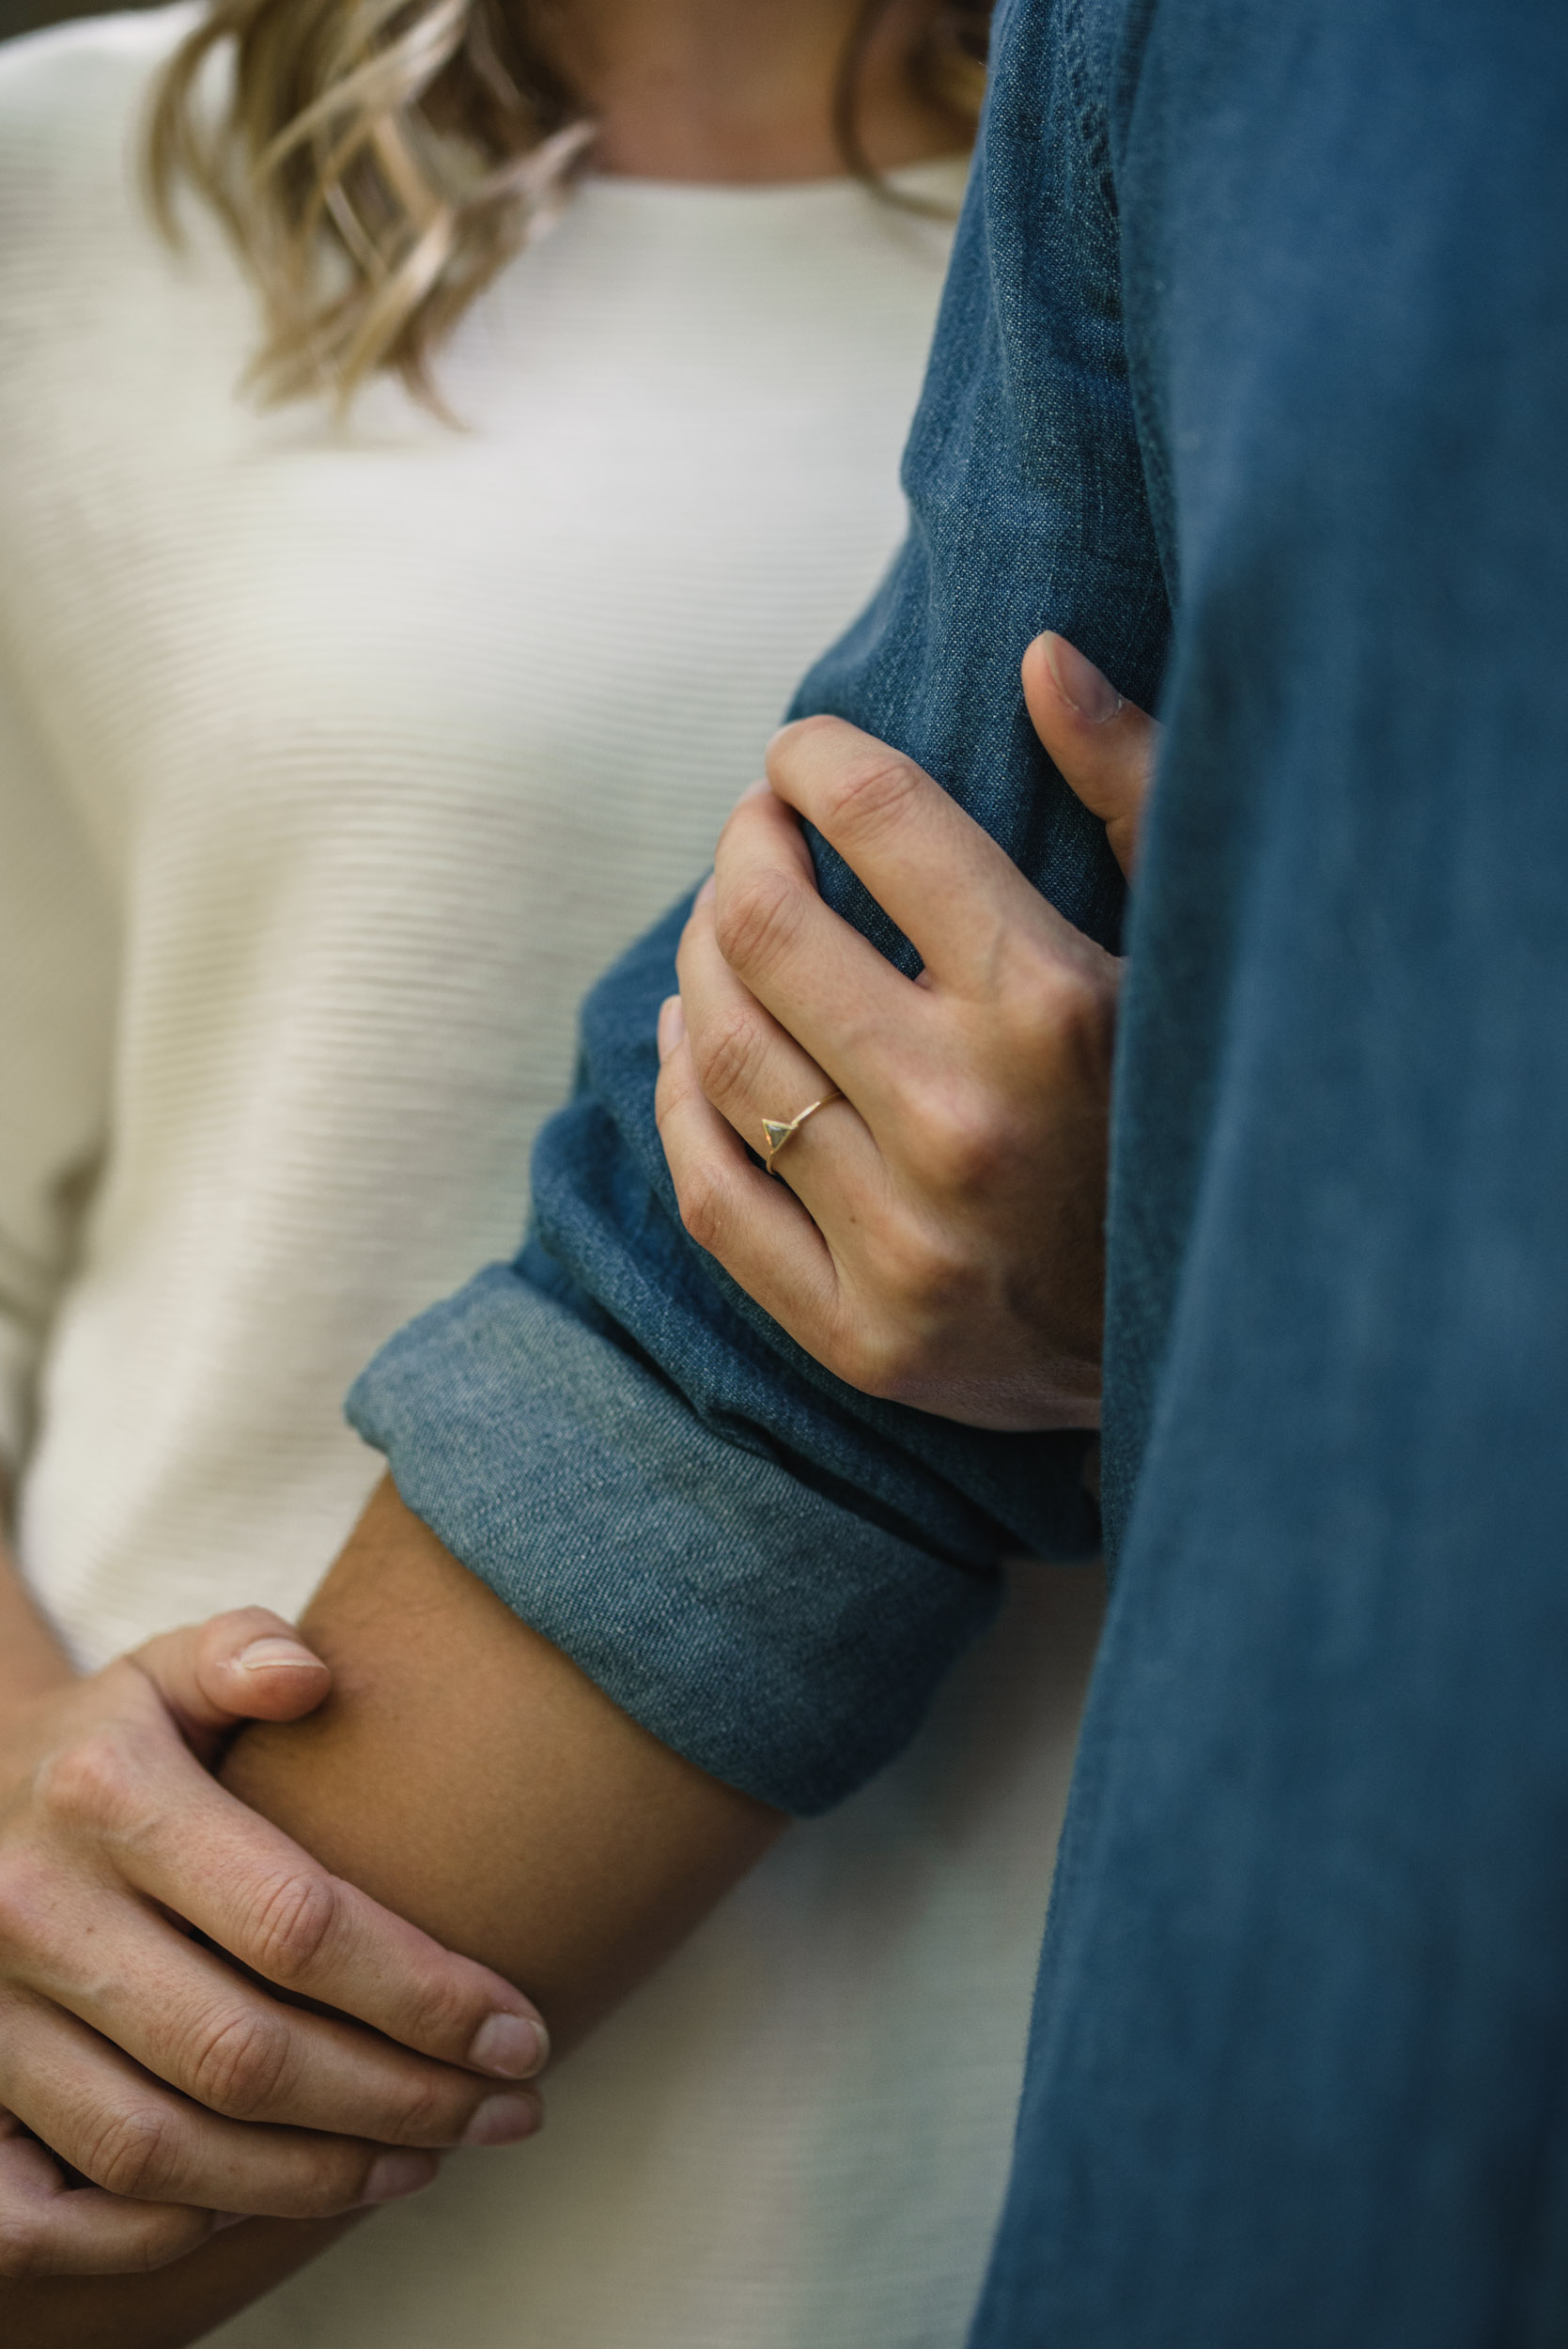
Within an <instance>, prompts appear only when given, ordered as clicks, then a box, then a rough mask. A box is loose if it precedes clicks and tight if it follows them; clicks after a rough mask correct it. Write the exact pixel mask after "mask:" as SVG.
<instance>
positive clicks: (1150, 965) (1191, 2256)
mask: <svg viewBox="0 0 1568 2349" xmlns="http://www.w3.org/2000/svg"><path fill="white" fill-rule="evenodd" d="M1070 5H1071V0H1051V12H1052V13H1053V14H1055V15H1060V14H1061V13H1063V8H1064V7H1067V6H1070ZM1035 14H1036V16H1037V17H1038V16H1039V15H1041V14H1043V11H1042V10H1037V11H1035ZM1084 15H1085V19H1086V30H1087V33H1088V35H1089V37H1090V38H1089V51H1090V54H1091V57H1092V58H1096V59H1097V60H1098V63H1097V66H1096V71H1097V74H1098V78H1099V86H1100V87H1101V90H1102V93H1103V97H1104V111H1105V114H1106V115H1107V117H1109V118H1110V122H1111V124H1112V126H1113V131H1112V143H1111V153H1112V157H1113V161H1114V166H1115V179H1116V193H1117V195H1118V197H1119V201H1120V206H1121V218H1122V223H1123V243H1124V257H1125V277H1124V283H1125V288H1126V334H1127V347H1128V352H1129V361H1130V365H1131V367H1132V370H1133V380H1134V381H1135V384H1136V385H1137V389H1138V394H1139V400H1140V408H1141V413H1142V414H1143V415H1144V417H1145V418H1146V419H1147V420H1148V430H1149V477H1150V481H1151V485H1152V488H1153V490H1154V493H1155V498H1156V503H1157V509H1158V510H1159V511H1160V512H1161V513H1162V515H1163V517H1164V524H1165V527H1166V528H1167V529H1168V530H1169V531H1170V533H1171V536H1172V542H1173V545H1174V547H1175V548H1176V549H1177V550H1178V551H1179V555H1180V566H1181V593H1180V598H1179V602H1178V619H1177V628H1176V633H1175V638H1174V641H1173V645H1172V658H1171V663H1170V674H1169V680H1168V684H1167V689H1166V693H1165V699H1164V704H1163V710H1162V714H1163V716H1164V717H1165V719H1166V721H1167V724H1168V734H1167V738H1166V753H1165V758H1164V763H1163V765H1162V769H1161V772H1160V777H1159V783H1158V787H1157V793H1156V797H1155V803H1154V811H1153V819H1152V823H1151V825H1150V827H1149V829H1148V832H1147V836H1146V838H1145V840H1144V843H1143V850H1142V859H1141V865H1140V876H1139V890H1138V897H1137V904H1136V910H1135V916H1134V921H1133V925H1132V934H1131V940H1130V944H1131V970H1130V975H1129V980H1128V985H1127V988H1126V993H1125V996H1124V1004H1123V1013H1122V1033H1121V1039H1120V1055H1121V1057H1120V1065H1119V1070H1118V1100H1117V1110H1116V1123H1115V1131H1114V1136H1113V1161H1114V1164H1115V1168H1116V1179H1115V1183H1114V1186H1113V1196H1112V1205H1111V1219H1110V1268H1111V1283H1110V1312H1109V1330H1108V1348H1107V1364H1106V1383H1107V1403H1106V1435H1105V1466H1106V1493H1107V1498H1108V1517H1113V1519H1114V1524H1115V1527H1116V1529H1117V1530H1118V1532H1119V1552H1120V1554H1119V1560H1118V1564H1117V1571H1116V1579H1115V1584H1114V1588H1113V1594H1112V1599H1111V1605H1110V1612H1109V1615H1108V1619H1107V1626H1106V1635H1105V1641H1104V1644H1103V1646H1102V1650H1101V1654H1100V1658H1099V1664H1098V1668H1097V1671H1096V1674H1095V1681H1094V1690H1093V1692H1092V1694H1091V1699H1090V1703H1089V1707H1088V1711H1087V1714H1086V1717H1085V1721H1084V1728H1083V1734H1082V1741H1081V1744H1080V1748H1079V1769H1078V1776H1077V1780H1076V1781H1075V1787H1074V1795H1073V1801H1072V1805H1071V1809H1070V1812H1069V1817H1068V1823H1067V1828H1066V1832H1065V1836H1064V1839H1063V1851H1062V1859H1061V1862H1060V1865H1059V1869H1058V1874H1057V1879H1056V1888H1055V1891H1054V1894H1053V1900H1052V1912H1051V1924H1050V1930H1049V1933H1048V1949H1047V1955H1046V1960H1045V1964H1044V1968H1043V1970H1042V1974H1041V1980H1040V1987H1039V1995H1038V1998H1037V2001H1036V2008H1035V2018H1034V2025H1033V2033H1032V2048H1031V2057H1030V2069H1029V2077H1028V2082H1027V2086H1026V2090H1025V2094H1024V2099H1023V2104H1022V2108H1021V2111H1020V2116H1019V2128H1018V2137H1017V2163H1016V2168H1015V2172H1014V2179H1013V2186H1012V2190H1011V2194H1010V2198H1009V2201H1008V2207H1007V2210H1006V2213H1005V2216H1004V2217H1003V2220H1002V2224H1001V2231H1000V2233H999V2236H998V2243H997V2252H996V2263H995V2267H994V2271H993V2275H992V2279H991V2285H990V2289H989V2292H988V2294H987V2296H986V2303H985V2307H984V2310H983V2312H982V2315H981V2318H980V2322H979V2326H978V2329H977V2331H976V2334H975V2336H974V2344H973V2349H1022V2345H1023V2344H1025V2343H1029V2344H1033V2343H1040V2342H1055V2343H1062V2344H1068V2343H1070V2344H1072V2349H1154V2344H1156V2343H1157V2344H1159V2349H1264V2344H1266V2349H1330V2345H1332V2349H1339V2345H1340V2344H1345V2345H1346V2349H1348V2344H1351V2343H1358V2344H1366V2345H1367V2349H1370V2345H1371V2344H1373V2343H1376V2344H1377V2349H1479V2344H1480V2343H1482V2342H1485V2343H1488V2344H1495V2349H1504V2344H1507V2349H1547V2344H1549V2343H1559V2342H1561V2341H1568V2028H1565V2027H1568V1873H1565V1870H1564V1866H1563V1856H1564V1850H1565V1847H1568V1703H1565V1701H1564V1690H1565V1686H1568V1572H1565V1563H1568V1532H1565V1528H1568V1434H1565V1431H1568V660H1565V658H1564V647H1565V646H1568V389H1565V387H1568V302H1565V300H1564V291H1563V252H1564V245H1565V241H1568V10H1565V9H1564V8H1562V6H1561V5H1560V0H1269V5H1267V6H1266V7H1261V8H1260V7H1258V6H1256V5H1255V4H1254V0H1180V5H1168V4H1167V0H1154V4H1153V5H1150V4H1149V0H1088V5H1086V7H1085V9H1084ZM1036 79H1037V77H1036Z"/></svg>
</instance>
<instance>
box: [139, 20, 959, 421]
mask: <svg viewBox="0 0 1568 2349" xmlns="http://www.w3.org/2000/svg"><path fill="white" fill-rule="evenodd" d="M551 5H552V0H212V5H211V6H210V8H209V9H208V10H207V12H206V13H205V14H204V16H203V18H202V21H201V23H199V24H198V25H197V26H196V27H195V29H194V31H193V32H192V33H191V34H189V35H188V37H187V38H186V39H185V40H184V41H183V42H182V43H181V45H180V47H179V50H178V51H177V52H176V54H175V55H174V57H173V58H172V59H171V61H170V63H169V65H168V67H167V69H166V70H165V72H164V74H163V80H162V82H161V84H160V86H159V87H158V90H157V92H156V94H155V98H154V103H153V111H152V116H151V121H150V127H149V136H148V143H147V174H148V182H149V190H150V194H151V198H152V202H153V207H154V210H155V212H156V214H157V216H158V219H159V221H160V223H161V224H162V226H163V229H164V231H165V233H166V234H167V235H168V236H170V237H171V238H172V239H175V240H176V241H178V237H179V228H178V223H177V219H176V210H175V198H176V191H177V189H178V187H179V184H180V183H181V182H182V181H183V182H185V183H187V184H189V185H191V186H193V187H194V188H195V189H196V191H197V192H198V193H199V194H201V195H202V196H204V197H205V198H206V199H207V201H208V202H209V203H210V204H211V205H212V206H213V207H215V209H216V210H217V211H218V213H219V214H220V216H221V217H222V219H223V220H224V221H225V224H226V225H227V226H228V228H229V230H230V232H231V234H232V236H233V238H234V240H235V241H236V243H237V245H238V247H239V249H240V252H241V257H242V258H243V259H244V261H245V263H246V265H247V266H248V268H249V269H250V271H251V272H252V274H253V276H254V277H255V279H256V283H257V285H258V287H259V288H260V291H261V297H262V303H263V308H264V318H265V324H264V333H263V339H262V345H261V349H260V350H259V352H258V354H257V357H256V363H255V366H254V367H253V368H252V371H251V382H252V385H253V387H254V388H255V389H256V391H257V392H258V393H259V394H260V395H261V396H262V397H267V398H271V399H288V398H292V397H301V396H303V395H306V394H311V393H319V392H321V391H327V392H330V393H332V394H334V395H335V396H336V397H337V399H338V400H339V401H340V402H341V403H346V402H347V401H348V400H349V398H350V397H352V395H353V393H354V391H355V389H356V388H357V387H358V386H359V385H360V384H361V383H363V382H364V381H365V378H366V377H367V376H369V375H372V374H374V373H376V372H377V371H378V370H385V371H387V372H389V373H392V374H394V375H396V376H399V377H401V378H402V380H403V381H404V382H405V383H406V384H407V385H408V387H409V389H410V390H411V392H412V393H413V395H414V396H415V397H416V398H418V399H420V400H422V401H423V402H424V403H425V404H426V405H427V406H428V407H432V408H434V409H436V410H437V411H438V412H444V410H443V409H442V401H441V398H440V395H439V393H438V392H437V390H436V386H435V381H434V378H433V375H432V372H431V359H432V356H433V354H434V353H435V351H436V350H438V349H439V347H440V345H441V343H442V340H443V338H444V337H445V336H446V335H447V334H449V333H450V332H451V330H452V328H453V326H454V325H455V324H456V322H457V320H458V319H459V318H460V317H461V316H462V313H463V312H464V310H466V309H467V307H468V306H469V304H470V303H472V302H473V301H474V297H475V296H476V295H477V294H478V293H479V292H480V291H481V290H482V288H484V287H485V286H486V285H488V284H489V281H490V279H491V278H492V277H494V276H495V274H496V272H498V271H499V270H500V269H502V268H503V267H504V266H505V263H506V261H507V260H508V259H510V258H511V257H512V256H513V255H514V254H515V253H516V252H517V251H518V250H519V249H520V246H521V245H522V244H524V243H525V242H526V241H527V240H528V237H529V235H530V233H531V231H532V230H533V229H535V228H536V226H538V225H539V224H540V223H541V222H542V221H543V220H544V219H546V218H547V217H548V216H549V215H550V214H551V212H552V211H553V210H555V209H557V208H558V207H559V205H560V203H561V202H562V201H563V200H564V197H565V194H566V192H567V187H568V185H569V182H570V179H571V175H572V172H573V169H574V167H575V166H576V165H578V164H579V163H580V162H581V160H582V157H583V155H584V154H585V152H586V149H587V148H588V147H589V146H590V145H591V144H592V140H593V136H594V128H593V124H592V122H591V120H590V119H589V117H588V114H587V110H586V108H585V106H584V104H583V102H582V98H581V97H580V95H579V94H578V92H577V91H576V90H575V89H574V88H573V86H572V85H571V83H570V81H569V79H568V78H567V75H566V74H565V73H564V72H563V71H562V70H561V69H560V67H559V66H558V65H557V64H556V63H555V62H554V60H553V58H552V56H551V49H550V45H549V42H548V40H547V39H546V38H545V34H544V27H543V24H542V23H541V21H540V20H541V18H542V17H543V16H544V14H545V13H546V11H547V10H548V9H549V8H550V7H551ZM894 5H895V0H861V4H860V6H859V8H858V9H857V11H856V15H855V18H854V20H853V23H852V24H851V27H850V30H849V34H848V37H847V39H846V46H845V49H844V53H843V55H842V58H841V61H840V65H839V70H838V75H837V83H836V86H835V90H834V94H833V104H832V127H833V133H834V137H835V139H836V142H837V145H838V148H839V150H840V153H841V154H842V155H843V158H844V161H845V163H846V166H847V168H848V169H849V170H850V171H852V172H854V173H856V174H857V175H858V176H859V177H861V178H862V179H866V180H867V181H868V182H870V183H871V184H873V185H876V186H880V184H881V183H880V181H879V179H878V178H877V173H876V172H875V170H874V169H873V168H872V165H871V163H870V162H869V160H868V158H867V156H866V153H865V149H864V146H863V144H862V137H861V132H860V103H861V91H862V79H863V69H864V65H865V60H866V56H867V54H868V52H869V50H870V48H871V45H872V42H873V40H874V39H875V37H876V35H877V32H878V30H879V29H880V27H881V25H882V22H883V20H884V18H885V17H886V16H887V15H888V13H889V11H890V9H891V8H892V7H893V6H894ZM990 13H991V0H923V5H922V6H921V7H920V8H919V9H918V11H917V13H916V15H915V19H914V24H913V30H912V34H911V39H910V42H909V46H908V52H907V55H906V70H907V73H908V79H909V85H910V87H911V88H912V89H913V90H914V91H915V92H916V93H917V94H918V95H919V96H920V97H921V98H922V99H924V101H926V102H927V103H928V104H930V105H933V106H934V107H936V108H937V109H938V110H939V112H940V113H942V114H945V115H946V116H948V117H950V118H951V119H952V120H953V121H954V122H955V125H957V126H962V128H963V129H964V130H965V132H972V130H973V127H974V123H975V120H976V118H977V117H978V114H979V110H980V100H981V95H982V92H983V89H984V84H985V56H986V38H987V33H988V30H989V19H990ZM225 44H232V53H231V54H232V76H231V79H230V81H229V84H228V86H227V94H226V97H225V99H224V101H223V102H222V103H221V104H219V105H218V107H217V108H216V110H215V111H214V109H213V107H212V105H211V103H210V99H209V94H208V93H207V92H206V91H205V89H204V88H203V86H202V85H203V81H204V69H206V68H207V66H208V64H209V61H210V60H211V59H212V58H213V56H214V54H215V53H217V52H219V51H220V50H222V49H223V48H224V47H225Z"/></svg>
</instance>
